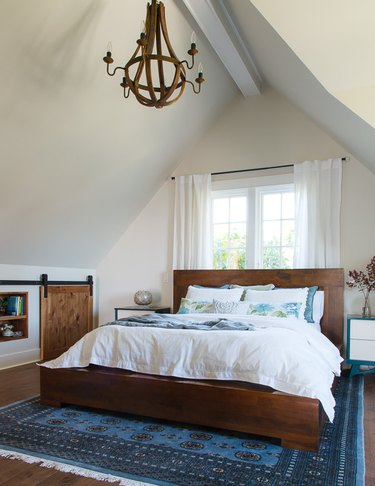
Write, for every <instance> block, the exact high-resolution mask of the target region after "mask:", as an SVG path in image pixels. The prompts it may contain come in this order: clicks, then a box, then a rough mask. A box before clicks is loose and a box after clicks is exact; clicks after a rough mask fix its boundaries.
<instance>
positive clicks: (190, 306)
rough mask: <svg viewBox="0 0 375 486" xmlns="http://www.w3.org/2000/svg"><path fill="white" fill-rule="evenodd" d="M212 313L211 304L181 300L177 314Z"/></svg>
mask: <svg viewBox="0 0 375 486" xmlns="http://www.w3.org/2000/svg"><path fill="white" fill-rule="evenodd" d="M211 312H213V306H212V302H208V301H195V300H190V299H185V298H182V299H181V304H180V308H179V309H178V312H177V314H203V313H207V314H209V313H211Z"/></svg>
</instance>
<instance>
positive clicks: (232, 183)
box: [211, 173, 294, 268]
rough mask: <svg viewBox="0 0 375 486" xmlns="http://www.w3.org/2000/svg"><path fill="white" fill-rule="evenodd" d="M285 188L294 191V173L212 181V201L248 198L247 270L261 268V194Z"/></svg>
mask: <svg viewBox="0 0 375 486" xmlns="http://www.w3.org/2000/svg"><path fill="white" fill-rule="evenodd" d="M286 187H288V189H286ZM283 188H285V191H286V192H288V191H290V190H291V189H294V181H293V173H287V174H278V175H271V176H257V177H246V178H245V177H244V178H241V179H226V180H213V181H212V201H213V200H214V199H217V198H221V197H236V196H237V197H238V196H247V201H248V205H247V227H246V235H247V238H246V268H261V267H260V264H261V260H262V258H261V254H260V251H261V242H260V236H261V235H260V221H259V218H260V211H259V209H260V208H259V204H260V194H261V193H262V192H266V191H268V192H275V191H278V190H280V189H283ZM212 226H213V220H212ZM254 227H255V235H254V237H252V238H250V237H249V236H250V235H251V234H252V233H254ZM211 234H212V241H211V248H212V250H213V234H214V232H213V231H212V232H211Z"/></svg>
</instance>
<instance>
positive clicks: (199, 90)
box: [185, 79, 201, 94]
mask: <svg viewBox="0 0 375 486" xmlns="http://www.w3.org/2000/svg"><path fill="white" fill-rule="evenodd" d="M185 82H186V83H189V84H191V86H192V87H193V91H194V93H195V94H199V93H200V92H201V83H198V90H196V89H195V84H194V83H192V82H191V81H189V80H188V79H186V80H185Z"/></svg>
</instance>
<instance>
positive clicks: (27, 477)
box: [0, 364, 375, 486]
mask: <svg viewBox="0 0 375 486" xmlns="http://www.w3.org/2000/svg"><path fill="white" fill-rule="evenodd" d="M38 393H39V369H38V367H37V366H36V365H35V364H29V365H24V366H18V367H16V368H10V369H7V370H1V371H0V406H4V405H7V404H8V403H12V402H16V401H17V400H24V399H26V398H29V397H33V396H35V395H38ZM364 409H365V410H364V412H365V414H364V427H365V450H366V486H375V374H370V375H366V377H365V405H364ZM0 471H1V472H0V485H1V486H5V485H8V486H15V485H17V486H59V485H66V486H68V485H69V486H70V485H73V486H90V485H93V486H94V485H107V486H108V484H113V485H116V484H119V483H108V482H104V481H96V480H94V479H89V478H83V477H81V476H76V475H74V474H69V473H64V472H60V471H55V470H54V469H47V468H43V467H39V466H38V465H30V464H26V463H24V462H22V461H15V460H10V459H3V458H0Z"/></svg>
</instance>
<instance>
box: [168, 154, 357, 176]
mask: <svg viewBox="0 0 375 486" xmlns="http://www.w3.org/2000/svg"><path fill="white" fill-rule="evenodd" d="M341 160H342V161H343V162H344V161H345V160H349V157H341ZM293 166H294V164H286V165H272V166H270V167H256V168H253V169H239V170H226V171H223V172H212V173H211V175H212V176H216V175H225V174H238V173H239V172H255V171H257V170H270V169H284V168H285V167H293ZM171 179H172V181H174V180H175V177H171Z"/></svg>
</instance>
